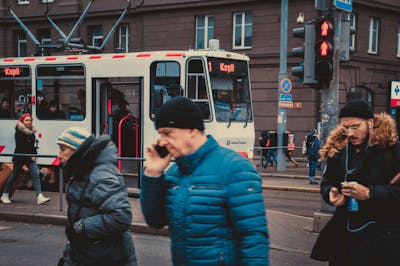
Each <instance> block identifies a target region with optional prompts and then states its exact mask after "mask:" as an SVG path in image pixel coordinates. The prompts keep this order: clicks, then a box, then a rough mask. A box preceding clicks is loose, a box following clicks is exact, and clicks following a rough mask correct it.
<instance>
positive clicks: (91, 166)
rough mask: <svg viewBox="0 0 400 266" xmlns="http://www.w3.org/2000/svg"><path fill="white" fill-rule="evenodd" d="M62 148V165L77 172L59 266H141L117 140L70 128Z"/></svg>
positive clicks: (69, 190) (71, 184)
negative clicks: (118, 154) (133, 235)
mask: <svg viewBox="0 0 400 266" xmlns="http://www.w3.org/2000/svg"><path fill="white" fill-rule="evenodd" d="M57 144H58V145H59V147H60V151H59V153H58V157H59V159H60V163H61V165H62V167H63V168H64V169H65V170H66V172H69V173H71V178H70V181H69V182H68V185H67V189H66V198H67V203H68V224H67V226H66V235H67V238H68V240H69V243H68V244H67V246H66V247H65V250H64V255H63V258H62V259H61V260H60V261H59V264H58V265H96V266H97V265H103V266H106V265H107V266H114V265H137V263H136V255H135V248H134V244H133V239H132V235H131V232H130V226H131V222H132V210H131V206H130V202H129V198H128V193H127V189H126V186H125V182H124V178H123V176H122V175H121V173H120V172H119V171H118V168H117V166H116V163H117V149H116V147H115V145H114V143H113V142H112V141H111V138H110V137H109V136H106V135H103V136H100V137H97V138H96V137H95V136H94V135H92V134H90V133H89V132H88V131H87V130H86V129H85V128H83V127H69V128H67V129H66V130H65V131H64V132H63V133H61V135H60V136H59V137H58V141H57Z"/></svg>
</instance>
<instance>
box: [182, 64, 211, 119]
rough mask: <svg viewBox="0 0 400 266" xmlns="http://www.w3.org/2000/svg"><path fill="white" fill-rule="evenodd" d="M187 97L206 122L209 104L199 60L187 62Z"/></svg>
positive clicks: (201, 65) (208, 115) (208, 117)
mask: <svg viewBox="0 0 400 266" xmlns="http://www.w3.org/2000/svg"><path fill="white" fill-rule="evenodd" d="M187 93H188V97H189V98H191V99H192V100H193V101H194V102H196V103H197V104H198V106H199V107H200V110H201V111H202V113H203V117H204V119H206V120H209V119H211V118H210V114H211V112H210V103H209V101H208V95H207V86H206V78H205V73H204V68H203V61H202V60H201V59H190V60H189V61H188V74H187Z"/></svg>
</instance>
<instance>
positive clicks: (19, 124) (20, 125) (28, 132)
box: [15, 120, 36, 135]
mask: <svg viewBox="0 0 400 266" xmlns="http://www.w3.org/2000/svg"><path fill="white" fill-rule="evenodd" d="M15 127H16V128H17V129H18V130H19V131H21V132H22V133H24V134H25V135H32V134H35V132H36V129H35V127H34V126H33V125H32V129H29V128H27V127H26V126H25V125H24V123H22V122H21V121H19V120H18V121H17V124H16V125H15Z"/></svg>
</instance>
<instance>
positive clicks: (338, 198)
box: [329, 187, 345, 207]
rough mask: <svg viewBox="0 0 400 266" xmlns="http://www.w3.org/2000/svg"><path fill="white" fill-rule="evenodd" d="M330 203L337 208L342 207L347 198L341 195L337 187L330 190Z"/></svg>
mask: <svg viewBox="0 0 400 266" xmlns="http://www.w3.org/2000/svg"><path fill="white" fill-rule="evenodd" d="M329 201H330V202H331V203H332V204H333V205H334V206H335V207H338V206H341V205H343V204H344V202H345V198H344V196H343V195H342V194H340V192H339V190H338V189H337V188H336V187H332V188H331V190H329Z"/></svg>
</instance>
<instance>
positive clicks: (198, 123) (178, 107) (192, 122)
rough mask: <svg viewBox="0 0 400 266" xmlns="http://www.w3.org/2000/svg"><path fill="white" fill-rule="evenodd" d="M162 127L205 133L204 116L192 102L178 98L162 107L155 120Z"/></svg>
mask: <svg viewBox="0 0 400 266" xmlns="http://www.w3.org/2000/svg"><path fill="white" fill-rule="evenodd" d="M154 125H155V127H156V129H159V128H161V127H172V128H188V129H194V128H195V129H198V130H200V131H204V122H203V114H202V113H201V111H200V108H199V107H198V106H197V104H196V103H194V102H193V101H192V100H190V99H188V98H185V97H182V96H178V97H174V98H172V99H171V100H169V101H167V102H166V103H164V104H163V105H161V107H160V109H159V110H158V112H157V114H156V119H155V120H154Z"/></svg>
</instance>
